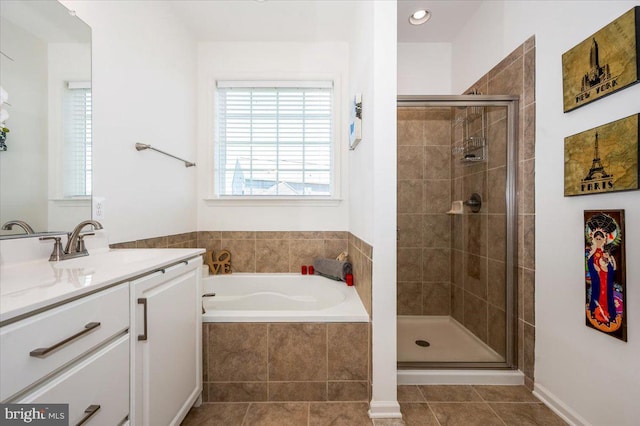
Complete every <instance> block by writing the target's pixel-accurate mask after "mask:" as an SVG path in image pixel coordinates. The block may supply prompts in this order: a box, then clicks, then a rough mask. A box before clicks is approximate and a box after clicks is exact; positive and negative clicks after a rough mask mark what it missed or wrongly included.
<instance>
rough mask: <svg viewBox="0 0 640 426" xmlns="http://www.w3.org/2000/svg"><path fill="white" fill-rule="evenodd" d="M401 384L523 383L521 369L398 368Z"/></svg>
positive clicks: (514, 384) (399, 382)
mask: <svg viewBox="0 0 640 426" xmlns="http://www.w3.org/2000/svg"><path fill="white" fill-rule="evenodd" d="M398 384H399V385H513V386H516V385H523V384H524V374H522V372H521V371H519V370H436V369H434V370H398Z"/></svg>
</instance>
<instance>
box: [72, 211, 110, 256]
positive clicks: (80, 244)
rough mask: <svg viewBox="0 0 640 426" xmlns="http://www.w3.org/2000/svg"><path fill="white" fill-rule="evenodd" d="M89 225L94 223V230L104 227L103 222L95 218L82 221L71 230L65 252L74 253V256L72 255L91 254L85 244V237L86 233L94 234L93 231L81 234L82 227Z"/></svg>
mask: <svg viewBox="0 0 640 426" xmlns="http://www.w3.org/2000/svg"><path fill="white" fill-rule="evenodd" d="M88 225H93V229H94V230H98V229H102V224H100V222H98V221H95V220H85V221H84V222H80V223H79V224H78V226H76V227H75V228H74V230H73V232H71V235H69V239H68V240H67V246H66V247H65V248H64V253H65V254H66V255H71V254H73V255H74V256H70V257H78V256H87V255H88V254H89V253H88V252H87V249H86V247H85V246H84V237H85V236H86V235H93V233H87V234H84V235H80V232H82V229H84V227H85V226H88Z"/></svg>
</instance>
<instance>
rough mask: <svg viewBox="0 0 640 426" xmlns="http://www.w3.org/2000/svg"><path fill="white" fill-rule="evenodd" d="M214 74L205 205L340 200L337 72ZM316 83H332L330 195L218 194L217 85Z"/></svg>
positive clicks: (331, 202) (328, 202) (329, 203)
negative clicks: (263, 75) (306, 75)
mask: <svg viewBox="0 0 640 426" xmlns="http://www.w3.org/2000/svg"><path fill="white" fill-rule="evenodd" d="M252 77H254V76H250V77H248V78H241V79H239V78H237V77H236V78H226V79H225V78H218V79H213V80H212V81H211V85H210V90H211V91H210V98H209V99H210V103H209V105H210V108H211V113H210V114H208V115H209V117H212V118H213V120H212V121H211V129H210V132H209V141H210V143H208V145H209V149H208V151H209V162H210V167H209V172H208V173H209V176H210V179H209V181H210V187H209V191H208V192H209V196H208V197H207V198H205V200H204V201H205V202H206V203H207V204H208V205H239V206H246V205H249V204H253V205H257V206H268V205H291V206H304V205H309V206H314V205H324V206H335V205H338V204H339V203H340V202H341V201H342V200H341V188H342V182H341V173H340V170H341V151H342V135H341V133H342V132H341V129H342V125H341V124H342V121H341V110H342V108H341V107H342V105H341V90H340V89H341V82H340V78H339V76H331V77H327V76H321V77H319V78H291V79H289V78H279V79H269V80H265V79H259V78H252ZM318 83H321V84H323V85H325V86H326V85H327V84H331V86H332V108H333V111H332V138H333V139H332V140H333V144H332V147H331V156H332V169H331V186H332V189H331V195H323V196H317V195H315V196H310V195H298V196H292V195H288V196H283V195H273V196H272V195H221V194H218V193H217V173H218V170H217V164H216V163H217V149H218V139H217V113H218V111H217V105H218V91H217V89H218V85H223V86H226V87H318V86H316V85H317V84H318Z"/></svg>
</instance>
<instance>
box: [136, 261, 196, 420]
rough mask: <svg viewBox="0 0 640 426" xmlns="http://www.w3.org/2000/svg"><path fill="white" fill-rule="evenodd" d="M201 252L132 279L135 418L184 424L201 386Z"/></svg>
mask: <svg viewBox="0 0 640 426" xmlns="http://www.w3.org/2000/svg"><path fill="white" fill-rule="evenodd" d="M201 264H202V258H201V257H198V258H195V259H191V260H189V261H184V262H182V263H179V264H176V265H173V266H171V267H168V268H166V269H163V270H161V271H158V272H155V273H153V274H150V275H147V276H145V277H142V278H140V279H137V280H135V281H132V282H131V284H130V285H131V307H132V309H131V324H132V326H131V330H132V331H131V367H132V374H131V394H132V398H131V423H132V424H134V425H140V426H142V425H150V426H155V425H173V424H179V423H180V422H181V421H182V419H183V418H184V417H185V416H186V414H187V412H188V411H189V409H190V408H191V406H192V405H193V404H194V402H196V401H197V400H198V398H199V396H200V394H201V392H202V372H201V368H202V367H201V366H202V350H201V348H202V342H201V339H202V334H201V329H202V326H201V324H202V315H201V308H200V306H201V305H200V303H201V302H200V298H201V294H202V291H201V270H200V265H201Z"/></svg>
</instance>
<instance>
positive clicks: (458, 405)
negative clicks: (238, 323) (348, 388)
mask: <svg viewBox="0 0 640 426" xmlns="http://www.w3.org/2000/svg"><path fill="white" fill-rule="evenodd" d="M398 401H399V402H400V408H401V411H402V415H403V421H400V420H376V421H374V422H373V424H374V425H375V426H399V425H403V424H404V425H405V426H474V425H478V426H491V425H496V426H556V425H557V426H561V425H565V424H566V423H565V422H563V421H562V419H560V417H558V416H557V415H556V414H555V413H553V411H551V410H550V409H549V408H547V407H546V406H545V405H544V404H542V403H541V402H540V401H539V400H537V399H536V397H534V396H533V395H532V394H531V392H530V391H529V390H528V389H527V388H525V387H524V386H464V385H459V386H435V385H429V386H398ZM367 410H368V404H367V403H363V402H354V403H350V402H283V403H275V402H251V403H250V402H246V403H244V402H243V403H240V402H237V403H209V404H202V406H201V407H198V408H192V409H191V411H190V412H189V414H188V415H187V417H186V418H185V420H184V422H183V423H182V425H183V426H215V425H221V426H250V425H256V426H270V425H273V426H289V425H291V426H325V425H326V426H328V425H331V426H360V425H362V426H371V425H372V421H371V420H370V419H369V417H368V416H367Z"/></svg>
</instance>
